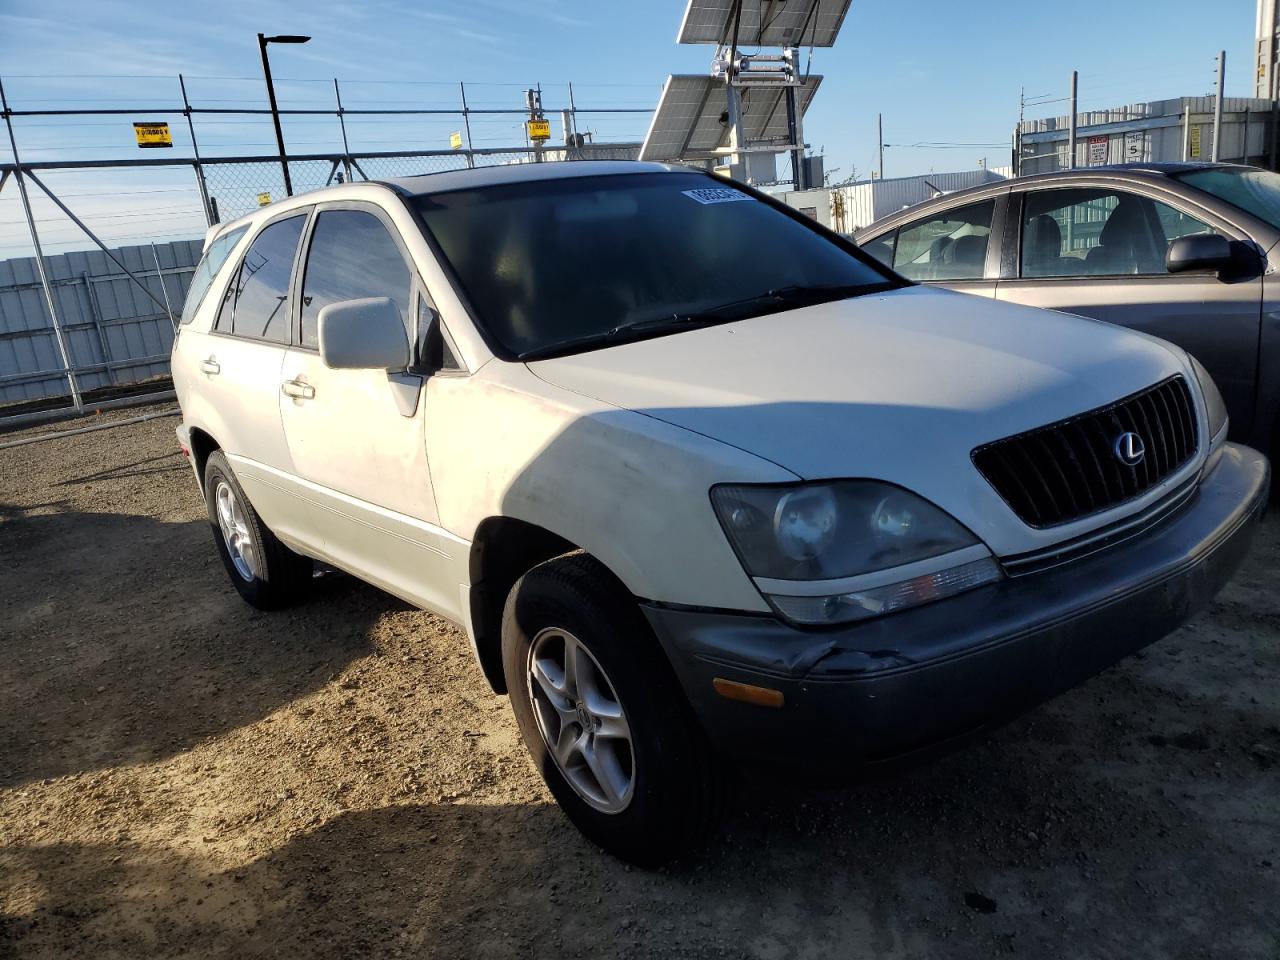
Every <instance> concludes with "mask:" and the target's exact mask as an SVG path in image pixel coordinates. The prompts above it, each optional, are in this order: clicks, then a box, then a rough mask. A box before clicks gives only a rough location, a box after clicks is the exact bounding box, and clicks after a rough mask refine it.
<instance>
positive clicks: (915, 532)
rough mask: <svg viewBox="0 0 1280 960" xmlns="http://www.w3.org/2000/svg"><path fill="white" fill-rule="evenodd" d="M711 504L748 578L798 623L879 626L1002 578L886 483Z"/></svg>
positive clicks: (955, 526) (941, 519)
mask: <svg viewBox="0 0 1280 960" xmlns="http://www.w3.org/2000/svg"><path fill="white" fill-rule="evenodd" d="M711 502H712V504H713V506H714V507H715V511H716V515H717V516H718V517H719V519H720V524H721V526H723V527H724V531H725V534H726V535H727V536H728V538H729V541H730V543H732V545H733V548H734V550H736V551H737V554H738V556H739V558H740V559H741V560H742V564H743V567H744V568H745V569H746V571H747V573H748V574H749V575H750V576H752V577H753V578H755V581H756V585H757V586H758V587H760V590H761V592H762V593H763V594H764V595H765V597H766V599H768V600H769V602H770V603H771V604H772V605H773V607H774V609H775V610H777V611H778V613H780V614H781V615H782V616H784V617H786V618H787V619H788V620H791V621H794V622H797V623H804V624H830V623H840V622H844V621H847V620H855V619H859V618H862V617H869V616H876V615H878V614H882V613H889V612H891V611H893V610H898V609H901V608H903V607H908V606H913V605H915V604H919V603H924V602H927V601H929V600H938V599H941V598H942V597H946V596H951V595H953V594H956V593H959V592H961V591H963V590H969V589H971V588H973V587H976V586H980V585H981V584H984V583H990V582H991V581H993V580H997V579H999V578H1000V576H1001V573H1000V568H999V565H998V564H997V563H996V562H995V560H994V559H993V558H992V556H991V553H990V551H988V550H987V548H986V547H985V546H983V545H982V544H981V543H980V542H979V541H978V539H977V538H976V537H975V536H974V535H973V534H972V533H970V532H969V531H968V530H967V529H965V528H964V527H963V526H962V525H961V524H960V523H958V522H957V521H956V520H954V519H953V518H951V517H950V516H948V515H947V514H946V513H944V512H943V511H941V510H939V509H938V508H937V507H935V506H934V505H933V504H931V503H929V502H928V501H926V500H924V499H922V498H920V497H918V496H916V495H915V494H913V493H909V492H907V491H906V490H903V489H901V488H899V487H895V486H892V485H890V484H887V483H880V482H878V481H872V480H840V481H833V482H827V483H811V484H799V485H787V486H744V487H735V486H720V487H715V488H713V489H712V491H711Z"/></svg>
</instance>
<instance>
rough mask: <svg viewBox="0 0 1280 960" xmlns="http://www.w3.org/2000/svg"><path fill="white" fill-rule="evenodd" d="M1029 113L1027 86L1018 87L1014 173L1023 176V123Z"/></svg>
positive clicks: (1016, 175) (1014, 134)
mask: <svg viewBox="0 0 1280 960" xmlns="http://www.w3.org/2000/svg"><path fill="white" fill-rule="evenodd" d="M1026 115H1027V88H1026V87H1025V86H1023V87H1019V88H1018V129H1017V130H1015V131H1014V132H1013V175H1014V176H1015V177H1020V176H1022V123H1023V120H1024V119H1025V118H1026Z"/></svg>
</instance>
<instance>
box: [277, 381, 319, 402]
mask: <svg viewBox="0 0 1280 960" xmlns="http://www.w3.org/2000/svg"><path fill="white" fill-rule="evenodd" d="M280 392H281V393H283V394H284V395H285V396H286V397H293V399H295V400H310V399H312V398H313V397H314V396H315V395H316V388H315V387H313V386H312V385H311V384H309V383H303V382H302V381H301V380H286V381H285V382H284V383H282V384H280Z"/></svg>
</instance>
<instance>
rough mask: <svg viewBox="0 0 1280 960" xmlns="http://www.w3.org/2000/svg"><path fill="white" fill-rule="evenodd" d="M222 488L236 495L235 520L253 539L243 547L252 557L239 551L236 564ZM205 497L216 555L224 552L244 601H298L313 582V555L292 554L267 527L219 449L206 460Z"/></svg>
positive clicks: (271, 604) (263, 605)
mask: <svg viewBox="0 0 1280 960" xmlns="http://www.w3.org/2000/svg"><path fill="white" fill-rule="evenodd" d="M224 488H225V489H228V490H229V491H230V495H231V496H232V497H234V499H235V502H236V507H237V509H238V510H239V519H240V520H242V522H243V524H244V527H245V529H246V530H247V531H248V535H249V542H250V543H251V544H252V546H251V547H250V548H249V550H246V551H245V552H246V554H248V553H250V552H251V553H252V554H253V559H252V560H251V561H248V560H245V557H244V556H241V557H240V560H241V563H240V565H239V566H238V565H237V560H236V557H234V556H233V555H232V549H231V547H230V546H229V545H228V542H227V541H228V538H227V536H224V534H223V530H222V525H221V523H220V522H219V505H218V500H219V496H220V493H219V492H220V491H221V490H223V489H224ZM222 496H226V494H222ZM204 498H205V506H206V507H207V508H208V511H209V525H210V526H211V527H212V528H213V540H214V543H216V544H217V547H218V555H219V556H220V557H222V565H223V566H224V567H226V568H227V576H229V577H230V578H231V583H232V585H233V586H235V588H236V591H237V592H238V593H239V594H240V596H241V597H242V598H244V600H245V602H246V603H248V604H250V605H251V606H254V607H257V608H258V609H259V610H276V609H279V608H280V607H284V606H288V605H289V604H291V603H294V602H296V601H297V600H299V599H300V598H301V597H302V596H303V595H304V594H305V592H306V590H307V587H308V585H309V584H310V583H311V558H310V557H304V556H301V555H300V554H297V553H294V552H293V551H292V550H290V549H289V548H288V547H286V546H285V545H284V544H283V543H281V542H280V541H279V540H278V539H277V538H276V535H275V534H274V533H272V532H271V531H270V530H268V529H267V527H266V524H264V523H263V522H262V519H261V518H260V517H259V516H258V512H257V511H256V510H254V509H253V504H251V503H250V502H249V498H248V497H246V496H245V494H244V490H243V489H242V488H241V486H240V483H239V481H237V480H236V477H235V474H234V473H232V472H231V466H230V464H228V463H227V458H226V457H225V456H223V453H222V451H221V450H215V451H214V452H213V453H211V454H209V459H208V461H207V462H206V463H205V465H204Z"/></svg>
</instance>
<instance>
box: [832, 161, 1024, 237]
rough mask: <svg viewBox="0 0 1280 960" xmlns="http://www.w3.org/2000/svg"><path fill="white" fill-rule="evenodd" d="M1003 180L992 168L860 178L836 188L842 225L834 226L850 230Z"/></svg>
mask: <svg viewBox="0 0 1280 960" xmlns="http://www.w3.org/2000/svg"><path fill="white" fill-rule="evenodd" d="M1003 179H1005V178H1004V177H1002V176H1001V175H1000V174H998V173H996V172H995V171H994V170H984V169H981V168H979V169H977V170H961V171H960V172H958V173H929V174H925V175H922V176H918V177H895V178H893V179H889V180H864V181H862V182H861V183H854V184H850V185H849V186H847V187H839V188H838V190H839V192H840V193H841V195H842V197H843V203H844V218H843V219H844V225H843V226H842V227H837V229H841V230H843V231H844V232H846V233H853V232H854V231H855V230H860V229H861V228H863V227H865V226H869V225H870V224H872V223H875V222H876V221H877V220H879V219H880V218H881V217H887V216H888V215H889V214H891V213H896V212H897V211H899V210H901V209H902V208H903V207H909V206H912V205H913V204H917V203H922V202H923V201H925V200H928V199H930V198H932V197H934V196H936V195H937V194H938V192H939V191H941V192H942V193H953V192H955V191H956V190H967V189H969V188H970V187H977V186H981V185H982V184H984V183H991V182H993V181H996V180H1003Z"/></svg>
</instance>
